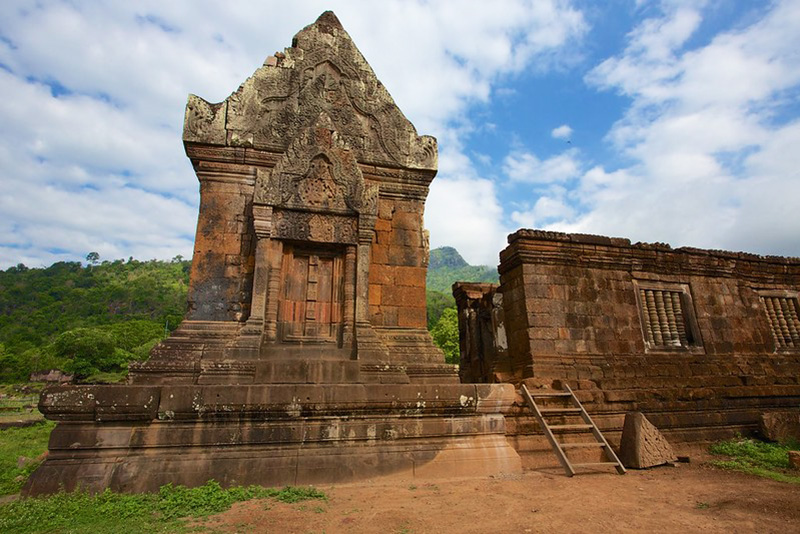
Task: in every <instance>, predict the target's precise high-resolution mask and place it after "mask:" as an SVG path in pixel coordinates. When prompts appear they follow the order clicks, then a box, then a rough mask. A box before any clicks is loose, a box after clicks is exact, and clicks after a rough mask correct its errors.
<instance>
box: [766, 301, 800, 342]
mask: <svg viewBox="0 0 800 534" xmlns="http://www.w3.org/2000/svg"><path fill="white" fill-rule="evenodd" d="M759 295H760V296H761V302H762V303H763V304H764V311H765V312H766V314H767V322H769V326H770V329H771V330H772V338H773V339H774V340H775V349H776V350H792V349H800V314H799V313H798V312H800V306H799V305H798V301H797V292H792V291H759Z"/></svg>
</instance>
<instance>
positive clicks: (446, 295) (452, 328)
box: [427, 247, 498, 363]
mask: <svg viewBox="0 0 800 534" xmlns="http://www.w3.org/2000/svg"><path fill="white" fill-rule="evenodd" d="M459 281H460V282H489V283H495V284H496V283H498V276H497V269H496V268H494V267H487V266H485V265H470V264H468V263H467V262H466V261H464V258H462V257H461V254H459V253H458V251H457V250H456V249H454V248H453V247H440V248H436V249H433V250H431V256H430V262H429V263H428V278H427V286H428V291H427V301H428V302H427V304H428V329H429V330H430V331H431V336H433V340H434V341H435V342H436V344H437V345H439V347H440V348H441V349H442V350H443V351H444V353H445V357H446V358H447V361H448V363H458V360H459V354H458V314H457V313H456V301H455V299H454V298H453V293H452V286H453V283H454V282H459Z"/></svg>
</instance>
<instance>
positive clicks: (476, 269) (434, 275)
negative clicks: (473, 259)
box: [428, 247, 498, 294]
mask: <svg viewBox="0 0 800 534" xmlns="http://www.w3.org/2000/svg"><path fill="white" fill-rule="evenodd" d="M457 281H462V282H489V283H493V284H496V283H497V282H498V276H497V268H496V267H489V266H486V265H470V264H468V263H467V262H466V261H464V258H462V257H461V254H459V253H458V251H457V250H456V249H454V248H453V247H439V248H435V249H433V250H431V258H430V262H429V264H428V289H429V290H431V291H439V292H441V293H447V294H450V287H451V286H452V285H453V282H457Z"/></svg>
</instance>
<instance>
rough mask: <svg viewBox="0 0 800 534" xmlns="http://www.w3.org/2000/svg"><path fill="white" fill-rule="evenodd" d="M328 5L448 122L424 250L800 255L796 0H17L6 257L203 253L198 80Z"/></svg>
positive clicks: (5, 31) (278, 39) (1, 136)
mask: <svg viewBox="0 0 800 534" xmlns="http://www.w3.org/2000/svg"><path fill="white" fill-rule="evenodd" d="M326 9H333V10H334V11H335V12H336V14H337V16H338V17H339V19H340V20H341V21H342V24H343V25H344V27H345V29H346V30H347V31H348V33H350V35H351V37H352V38H353V40H354V41H355V43H356V45H357V46H358V47H359V48H360V50H361V52H362V53H363V54H364V56H365V57H366V59H367V61H369V63H370V64H371V65H372V67H373V69H374V70H375V72H376V74H377V75H378V77H379V78H380V79H381V80H382V81H383V83H384V85H385V86H386V87H387V88H388V89H389V92H390V93H391V94H392V96H393V97H394V98H395V101H396V102H397V103H398V105H399V106H400V108H401V109H402V110H403V111H404V112H405V114H406V115H407V116H408V118H409V119H410V120H411V121H412V122H413V123H414V124H415V125H416V127H417V130H418V131H419V132H420V133H421V134H430V135H434V136H436V137H437V138H438V139H439V149H440V166H439V168H440V170H439V175H438V176H437V178H436V179H435V180H434V182H433V184H432V185H431V192H430V196H429V199H428V204H427V208H426V213H425V223H426V227H427V228H428V229H429V230H430V232H431V246H432V247H436V246H442V245H452V246H455V247H456V248H458V250H459V251H460V252H461V253H462V255H463V256H464V257H465V258H466V259H467V260H468V261H469V262H471V263H481V264H490V265H494V264H496V263H497V258H498V253H499V251H500V250H501V249H502V248H503V246H504V244H505V238H506V236H507V234H508V233H510V232H512V231H514V230H515V229H517V228H520V227H534V228H545V229H552V230H561V231H572V232H584V233H596V234H605V235H614V236H624V237H629V238H630V239H632V240H633V241H659V242H668V243H670V244H672V245H673V246H696V247H703V248H722V249H729V250H746V251H750V252H755V253H760V254H780V255H789V256H800V209H798V208H797V204H798V198H800V52H798V51H799V50H800V0H789V1H775V2H766V1H764V2H760V1H727V0H726V1H723V0H718V1H714V0H709V1H663V2H658V1H645V0H638V1H637V0H610V1H608V2H589V1H579V0H575V1H568V0H535V1H523V0H505V1H498V2H491V3H490V2H486V1H485V0H484V1H477V2H470V1H465V0H453V1H436V2H433V1H411V0H409V1H399V0H395V1H393V0H384V1H380V2H377V1H366V0H364V1H357V0H349V1H329V2H316V1H293V2H285V1H281V2H277V1H258V2H244V1H239V2H228V3H222V2H211V1H206V2H204V1H191V2H190V1H183V2H182V1H170V2H161V1H139V2H102V1H91V2H90V1H85V2H82V1H78V0H74V1H70V2H64V1H39V2H16V1H13V0H4V1H3V2H2V3H0V94H2V95H3V98H2V100H0V268H6V267H8V266H11V265H16V264H17V263H25V264H26V265H28V266H33V267H39V266H46V265H49V264H51V263H52V262H54V261H62V260H82V259H83V258H85V256H86V254H87V253H88V252H90V251H97V252H99V253H100V256H101V258H102V259H109V260H111V259H118V258H128V257H129V256H133V257H135V258H138V259H150V258H162V259H169V258H172V257H173V256H175V255H178V254H180V255H182V256H184V257H189V256H191V251H192V242H193V238H194V228H195V224H196V220H197V205H198V184H197V180H196V178H195V177H194V173H193V171H192V168H191V165H190V163H189V161H188V159H187V158H186V156H185V155H184V153H183V147H182V143H181V129H182V124H183V111H184V106H185V102H186V97H187V95H188V94H189V93H194V94H197V95H199V96H201V97H203V98H205V99H206V100H209V101H212V102H217V101H221V100H223V99H224V98H226V97H227V96H228V94H230V93H231V92H232V91H234V90H235V89H236V88H237V87H238V85H239V84H240V83H241V82H243V81H244V80H245V79H246V78H247V77H248V76H249V75H250V74H251V73H252V72H253V71H254V70H255V69H256V68H257V67H259V66H260V65H261V63H262V62H263V61H264V59H265V58H266V57H267V56H269V55H271V54H272V53H274V52H275V51H279V50H282V49H283V48H284V47H286V46H289V44H290V43H291V38H292V36H293V35H294V34H295V33H296V32H297V31H298V30H300V29H301V28H302V27H303V26H305V25H306V24H309V23H311V22H313V21H314V20H315V19H316V17H317V16H319V14H320V13H321V12H322V11H324V10H326Z"/></svg>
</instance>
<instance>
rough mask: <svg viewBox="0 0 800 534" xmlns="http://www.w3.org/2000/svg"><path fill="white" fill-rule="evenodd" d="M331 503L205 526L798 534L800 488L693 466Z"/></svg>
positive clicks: (426, 489)
mask: <svg viewBox="0 0 800 534" xmlns="http://www.w3.org/2000/svg"><path fill="white" fill-rule="evenodd" d="M321 489H323V490H324V491H325V493H326V494H327V495H328V501H327V502H324V501H306V502H303V503H298V504H283V503H277V502H272V501H250V502H247V503H239V504H237V505H235V506H234V507H233V508H232V509H231V510H229V511H227V512H225V513H222V514H218V515H216V516H212V517H210V518H208V519H207V520H205V521H202V522H199V524H202V525H203V526H204V527H205V528H207V529H209V530H210V531H212V532H275V533H311V532H314V533H321V532H325V533H327V534H332V533H339V532H348V533H349V532H365V533H372V532H374V533H406V534H410V533H414V534H425V533H434V534H445V533H449V532H457V533H459V534H468V533H489V532H491V533H495V532H498V533H500V532H509V533H514V534H522V533H527V532H531V533H537V532H562V533H569V532H592V533H605V532H608V533H624V532H658V533H659V534H663V533H671V532H676V533H677V532H680V533H684V532H710V533H716V532H719V533H739V532H741V533H750V532H779V533H782V534H791V533H800V486H797V485H791V484H786V483H779V482H774V481H772V480H767V479H763V478H757V477H753V476H750V475H744V474H740V473H734V472H728V471H722V470H718V469H713V468H710V467H705V466H703V465H699V464H697V463H693V464H679V465H678V466H677V467H660V468H656V469H651V470H648V471H633V470H631V471H629V472H628V474H627V475H625V476H619V475H616V474H611V473H591V474H585V475H581V476H576V477H574V478H567V477H565V476H564V475H563V474H562V473H561V472H560V470H558V469H543V470H538V471H528V472H526V473H525V474H523V475H520V476H514V477H506V478H488V479H466V480H465V479H447V480H439V481H435V482H419V481H413V480H410V481H373V482H364V483H358V484H347V485H339V486H333V487H321Z"/></svg>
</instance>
